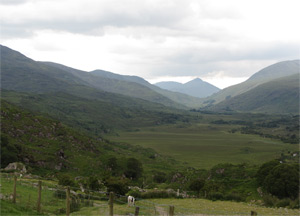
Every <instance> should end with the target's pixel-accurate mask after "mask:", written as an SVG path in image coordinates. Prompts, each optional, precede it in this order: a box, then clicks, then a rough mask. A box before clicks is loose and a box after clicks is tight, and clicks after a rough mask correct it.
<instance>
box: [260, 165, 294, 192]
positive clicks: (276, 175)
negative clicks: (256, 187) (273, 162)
mask: <svg viewBox="0 0 300 216" xmlns="http://www.w3.org/2000/svg"><path fill="white" fill-rule="evenodd" d="M263 186H264V187H265V189H266V190H267V191H268V192H270V193H271V194H273V195H275V196H277V197H279V198H286V197H290V198H296V197H297V196H298V192H299V170H298V169H297V166H292V165H290V164H279V165H277V166H275V167H274V168H273V169H272V170H270V172H269V173H268V175H267V177H266V178H265V180H264V182H263Z"/></svg>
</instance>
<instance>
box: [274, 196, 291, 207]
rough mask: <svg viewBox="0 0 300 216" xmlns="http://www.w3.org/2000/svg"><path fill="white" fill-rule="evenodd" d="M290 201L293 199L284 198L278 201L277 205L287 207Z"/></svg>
mask: <svg viewBox="0 0 300 216" xmlns="http://www.w3.org/2000/svg"><path fill="white" fill-rule="evenodd" d="M290 202H291V200H290V199H287V198H286V199H282V200H279V201H278V202H277V203H276V205H275V206H276V207H277V208H280V207H287V206H289V205H290Z"/></svg>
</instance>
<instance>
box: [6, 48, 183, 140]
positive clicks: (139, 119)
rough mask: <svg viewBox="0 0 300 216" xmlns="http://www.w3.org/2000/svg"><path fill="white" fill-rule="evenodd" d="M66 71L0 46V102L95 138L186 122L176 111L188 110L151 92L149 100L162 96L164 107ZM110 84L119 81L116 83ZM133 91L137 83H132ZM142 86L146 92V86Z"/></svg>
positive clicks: (90, 76)
mask: <svg viewBox="0 0 300 216" xmlns="http://www.w3.org/2000/svg"><path fill="white" fill-rule="evenodd" d="M62 67H64V69H61V68H58V67H53V66H50V65H47V64H45V63H41V62H36V61H33V60H31V59H29V58H27V57H26V56H24V55H22V54H21V53H19V52H16V51H14V50H11V49H9V48H7V47H4V46H1V98H4V99H6V100H7V101H9V102H11V103H14V104H17V105H19V106H22V107H25V108H26V109H29V110H31V111H36V112H40V113H42V114H43V115H44V114H46V115H48V116H51V117H52V118H55V119H58V120H60V121H62V122H63V123H65V124H68V125H69V126H71V127H74V128H80V129H81V130H84V131H85V132H88V133H90V134H94V135H99V134H101V133H103V132H109V131H111V130H112V129H120V128H122V129H129V128H134V127H139V126H147V125H148V126H149V125H155V124H163V123H168V122H169V123H170V122H174V121H177V120H180V119H182V118H183V117H181V112H182V111H179V110H175V109H173V108H171V107H181V108H182V107H183V108H185V107H184V106H183V105H180V104H177V103H175V102H173V101H171V100H170V99H168V98H166V97H164V96H161V95H159V94H158V93H156V92H154V91H151V90H150V89H149V90H148V91H149V92H151V93H149V95H151V94H152V95H157V98H156V99H157V100H160V99H161V100H162V101H161V103H153V102H151V101H148V100H145V99H141V98H135V97H129V96H126V95H122V94H116V93H111V92H107V91H103V90H101V89H100V87H99V88H96V87H93V85H92V84H91V83H92V82H90V79H92V78H94V79H95V80H98V79H102V78H101V77H98V76H96V75H92V74H89V73H86V72H81V71H76V69H71V68H70V70H71V71H72V73H71V72H70V71H67V70H65V68H66V67H65V66H62ZM82 74H83V75H82ZM85 74H87V76H85ZM109 82H110V84H112V83H113V82H114V83H118V82H119V81H118V80H115V79H112V80H109ZM95 85H96V84H95ZM133 85H134V83H133ZM128 86H129V87H130V86H132V83H129V82H128ZM138 87H139V88H140V89H144V90H145V89H147V88H146V87H144V86H142V85H138ZM124 91H125V90H124ZM141 91H142V90H141ZM145 97H146V96H145ZM148 99H149V98H148ZM149 100H150V99H149ZM164 104H165V105H166V104H168V105H170V107H166V106H165V105H164Z"/></svg>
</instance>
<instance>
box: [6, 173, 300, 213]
mask: <svg viewBox="0 0 300 216" xmlns="http://www.w3.org/2000/svg"><path fill="white" fill-rule="evenodd" d="M36 183H37V179H18V181H17V202H16V204H13V203H12V201H11V200H9V199H8V200H1V215H65V206H66V202H65V198H64V197H57V196H55V195H54V193H55V190H50V186H51V187H52V188H53V186H55V183H54V182H52V181H46V180H43V183H42V185H43V189H42V203H41V204H42V205H41V213H37V210H36V200H37V187H36ZM12 191H13V180H12V179H11V178H6V177H5V176H3V175H1V194H2V195H5V196H7V195H10V194H12ZM63 192H64V191H63ZM78 192H79V191H77V193H78ZM100 196H102V197H103V195H101V193H99V194H98V193H97V192H94V193H93V196H91V203H93V204H92V206H87V205H83V206H82V205H81V208H80V209H77V210H76V211H74V212H72V213H71V215H108V213H109V206H108V202H107V200H101V199H99V197H100ZM171 205H173V206H174V207H175V215H250V212H251V211H256V212H257V213H258V215H299V214H300V212H299V210H295V209H285V208H266V207H262V206H260V205H259V203H256V204H254V203H251V202H250V203H243V202H231V201H210V200H205V199H195V198H186V199H175V198H172V199H137V201H136V206H138V207H139V208H140V212H139V213H140V214H139V215H167V213H168V211H169V206H171ZM136 206H128V205H127V203H126V197H115V199H114V214H115V215H130V214H134V212H135V207H136Z"/></svg>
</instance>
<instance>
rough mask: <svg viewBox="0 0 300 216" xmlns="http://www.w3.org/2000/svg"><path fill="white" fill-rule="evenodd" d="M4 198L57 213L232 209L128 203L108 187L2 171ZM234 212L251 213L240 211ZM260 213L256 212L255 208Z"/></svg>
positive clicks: (192, 212) (207, 212)
mask: <svg viewBox="0 0 300 216" xmlns="http://www.w3.org/2000/svg"><path fill="white" fill-rule="evenodd" d="M1 199H4V200H5V199H6V200H9V202H13V203H15V204H16V205H17V206H21V207H22V208H24V209H30V210H32V211H36V212H37V213H41V214H55V215H70V214H72V215H109V216H112V215H114V214H117V215H170V216H173V215H195V214H198V215H199V214H205V215H225V214H226V213H228V212H220V211H214V210H211V209H205V208H201V209H198V208H182V207H180V206H174V205H172V204H161V203H155V202H152V201H149V200H145V199H136V205H135V206H129V205H128V204H127V197H126V196H122V195H119V194H114V193H112V192H111V193H107V192H105V191H92V190H85V191H83V190H82V189H81V188H75V187H62V186H59V185H57V184H55V183H54V182H52V181H50V180H43V181H41V180H36V179H29V178H22V177H19V178H16V177H14V176H13V175H12V174H3V173H2V174H1ZM233 214H234V215H250V212H236V213H233ZM251 215H256V212H254V211H253V212H251Z"/></svg>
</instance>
